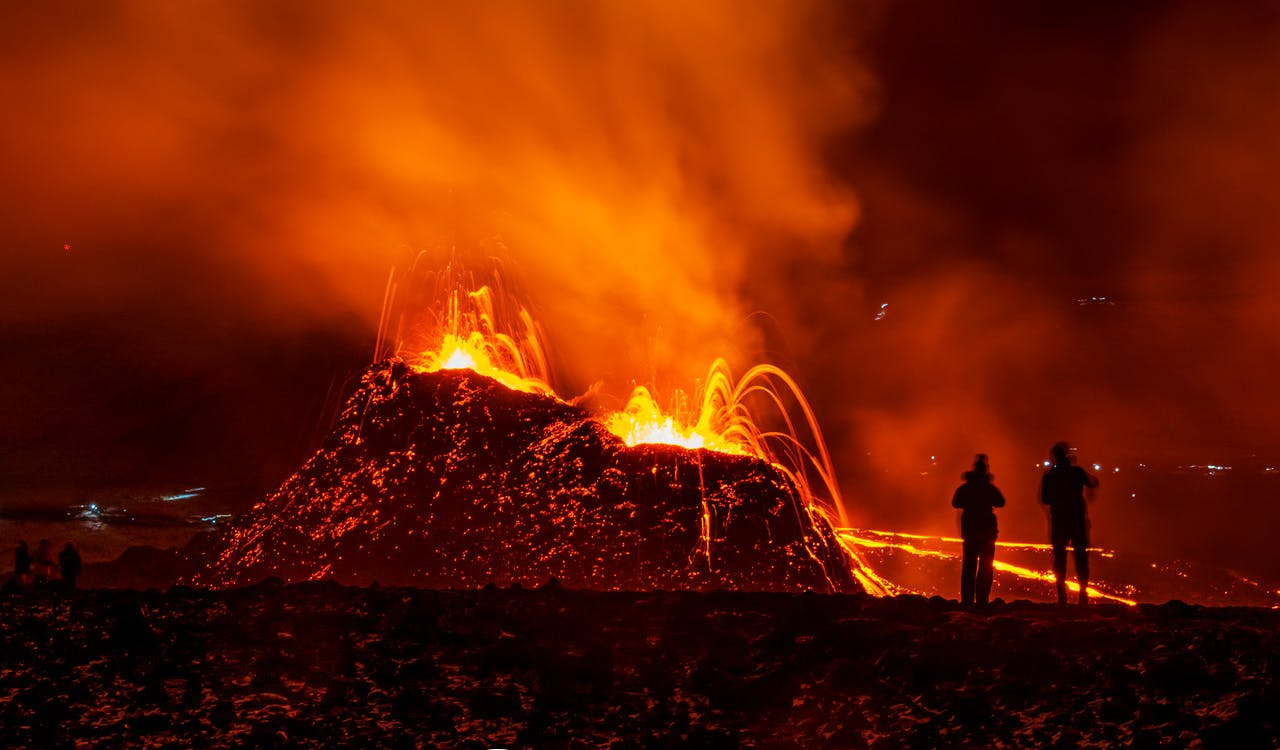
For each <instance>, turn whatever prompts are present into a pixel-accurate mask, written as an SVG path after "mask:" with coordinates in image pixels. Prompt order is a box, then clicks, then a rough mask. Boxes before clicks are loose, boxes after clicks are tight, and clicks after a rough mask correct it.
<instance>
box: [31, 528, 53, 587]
mask: <svg viewBox="0 0 1280 750" xmlns="http://www.w3.org/2000/svg"><path fill="white" fill-rule="evenodd" d="M52 576H53V550H52V549H50V548H49V540H48V539H41V540H40V546H38V547H36V554H35V557H34V558H32V560H31V578H32V580H34V581H35V584H36V585H37V586H43V585H45V584H46V583H48V582H49V578H50V577H52Z"/></svg>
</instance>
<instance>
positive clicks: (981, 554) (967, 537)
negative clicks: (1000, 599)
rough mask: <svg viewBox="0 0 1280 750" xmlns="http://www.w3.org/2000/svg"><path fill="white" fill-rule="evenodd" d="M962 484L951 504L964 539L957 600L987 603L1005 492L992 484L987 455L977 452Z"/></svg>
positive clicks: (953, 496) (967, 602) (970, 602)
mask: <svg viewBox="0 0 1280 750" xmlns="http://www.w3.org/2000/svg"><path fill="white" fill-rule="evenodd" d="M963 477H964V484H962V485H960V486H959V487H957V488H956V494H954V495H952V497H951V507H953V508H960V509H962V510H963V512H962V513H961V514H960V536H962V537H963V538H964V562H963V563H962V564H961V566H960V601H962V602H964V603H965V604H973V603H974V601H975V598H976V600H977V603H978V604H986V603H987V599H988V598H990V596H991V577H992V567H993V566H994V565H995V556H996V535H997V534H998V533H999V528H998V527H997V525H996V514H995V511H994V510H993V509H995V508H1003V507H1004V495H1002V494H1000V490H998V489H996V486H995V485H994V484H992V483H991V480H992V479H994V477H993V476H991V471H990V470H989V469H988V468H987V456H986V454H985V453H981V454H978V458H977V459H976V460H975V461H974V462H973V469H972V470H971V471H966V472H965V473H964V474H963Z"/></svg>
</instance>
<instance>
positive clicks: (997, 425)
mask: <svg viewBox="0 0 1280 750" xmlns="http://www.w3.org/2000/svg"><path fill="white" fill-rule="evenodd" d="M841 6H842V4H836V3H821V2H813V3H796V2H786V3H783V2H778V3H769V2H765V3H733V2H715V1H713V2H697V3H643V4H642V3H586V2H581V3H577V2H555V3H540V4H536V5H533V4H522V3H516V2H490V3H473V4H455V5H443V4H441V5H427V4H407V3H404V4H402V3H393V2H374V3H364V4H361V5H360V7H359V8H358V9H356V8H355V7H354V6H351V5H349V4H341V3H324V2H322V3H300V2H299V3H288V2H285V3H272V4H267V5H263V4H261V3H247V2H246V3H181V4H171V3H155V2H104V3H94V4H90V5H81V4H76V3H45V4H39V5H32V6H23V7H16V6H15V7H12V8H9V9H7V12H6V15H7V19H6V21H7V22H6V24H5V25H4V26H3V29H0V50H2V51H0V59H2V60H3V65H2V66H0V91H3V97H4V100H5V104H6V108H7V109H8V110H9V111H10V112H11V113H12V114H11V116H8V117H6V118H4V119H3V121H0V164H2V165H3V166H2V167H0V176H2V177H3V180H4V184H5V186H6V188H7V189H6V195H7V196H8V197H7V199H6V200H5V201H4V203H3V205H0V226H2V227H3V229H0V242H2V246H3V253H4V265H5V269H4V273H3V275H2V277H0V315H2V317H0V336H3V344H4V346H3V353H0V358H3V362H2V364H3V367H4V371H5V378H4V381H3V383H2V384H0V398H3V404H4V415H3V417H2V418H3V419H4V425H3V430H2V431H0V435H2V436H3V441H4V442H3V445H0V449H2V450H3V459H0V469H2V470H3V471H4V473H5V474H6V476H8V477H19V478H27V479H28V480H29V481H31V482H47V481H50V480H51V479H53V478H58V479H60V480H61V479H66V478H68V477H70V478H73V479H75V478H78V479H77V481H80V480H83V481H86V482H88V481H98V480H103V481H106V480H126V479H130V478H133V477H137V476H149V477H161V476H168V475H166V474H165V472H169V474H171V475H172V476H173V477H174V478H175V479H177V478H178V477H184V478H185V477H186V476H188V475H190V474H192V473H200V472H204V473H218V472H226V471H229V469H228V467H232V466H234V467H239V468H238V469H236V470H237V471H240V470H242V471H245V472H247V474H248V476H249V479H250V480H253V481H261V482H263V483H266V484H270V483H272V482H274V481H277V480H278V479H279V478H280V477H281V475H282V472H287V471H288V470H289V469H290V468H291V467H292V465H294V464H295V463H296V461H297V459H298V457H299V455H300V453H301V451H302V448H301V447H300V446H301V445H302V444H303V443H305V441H306V436H307V435H308V433H309V430H311V429H312V428H313V425H314V421H315V420H316V419H317V415H318V414H320V413H321V412H323V407H324V404H325V403H326V399H328V400H332V398H333V396H332V394H331V391H333V390H336V389H338V388H340V387H341V385H342V382H343V378H344V377H346V376H347V375H349V374H350V373H351V372H352V371H353V370H354V369H355V368H357V367H359V366H360V364H361V363H362V362H363V361H365V359H366V358H367V357H368V355H369V353H370V351H371V349H372V345H373V339H374V329H375V327H376V325H377V319H378V312H379V308H380V304H381V300H382V293H383V288H384V284H385V282H386V278H387V273H388V271H389V269H390V268H391V267H392V266H396V265H400V266H403V265H404V264H406V263H407V262H409V261H410V260H411V259H412V258H413V257H414V255H415V254H416V253H418V252H419V251H428V252H429V253H438V254H439V255H440V258H441V262H444V261H445V260H446V259H447V257H448V255H449V252H450V249H451V248H453V247H455V246H456V247H459V248H468V247H470V248H476V247H480V248H490V247H498V246H501V247H503V248H505V253H507V260H508V262H509V265H510V267H511V268H512V269H513V270H514V272H515V273H516V274H517V275H518V276H519V277H520V279H521V280H522V281H523V282H524V286H526V287H527V288H528V289H529V291H530V295H531V297H532V302H533V304H534V305H535V307H536V313H537V315H538V318H539V321H540V322H541V324H542V327H543V329H544V330H545V331H546V332H547V334H548V336H549V338H550V342H549V343H550V345H551V348H552V356H553V360H554V365H555V367H556V369H557V372H556V375H557V377H558V379H559V380H560V381H561V382H560V383H558V384H557V385H558V386H559V387H560V390H561V391H562V392H563V393H566V394H573V393H577V392H581V391H582V390H584V389H585V388H586V387H587V386H589V385H590V384H592V383H593V382H596V381H598V380H603V381H605V384H606V391H607V392H609V393H612V394H614V395H622V394H625V392H626V391H627V390H628V389H629V386H630V384H631V381H633V380H636V381H640V382H653V383H656V385H657V386H658V387H659V389H667V390H669V389H671V388H675V387H686V388H687V387H690V386H692V385H693V383H694V381H695V380H696V378H698V377H699V376H700V375H702V374H703V372H704V371H705V368H706V366H707V364H708V363H709V362H710V360H711V359H712V358H714V357H717V356H726V357H727V358H729V360H730V361H731V363H733V364H734V366H735V368H736V369H737V370H739V371H741V370H743V369H746V367H748V366H749V365H751V364H753V363H754V362H755V361H757V360H759V359H760V358H763V357H769V358H772V359H775V360H777V361H779V362H780V363H781V364H783V365H784V366H787V367H788V368H790V369H791V370H792V371H793V373H794V374H795V375H796V377H797V379H798V380H799V381H800V382H801V384H802V385H804V386H805V388H806V391H807V393H808V395H809V397H810V398H811V399H812V401H813V402H814V404H815V406H816V407H817V410H818V414H819V417H820V419H821V420H822V423H823V426H824V428H825V430H826V433H827V437H828V439H829V440H830V442H831V444H832V447H833V449H834V453H835V456H836V461H837V469H838V470H839V473H840V476H841V478H842V481H843V483H844V485H845V492H846V494H847V495H848V497H849V498H850V505H851V506H852V507H851V509H852V510H853V511H854V514H855V516H857V517H858V519H859V520H860V521H862V522H866V523H875V524H881V525H895V526H898V527H901V528H915V529H921V530H935V531H952V530H953V525H954V519H953V518H952V517H951V515H950V511H949V510H947V508H946V502H947V499H948V496H949V492H950V489H951V487H952V485H954V483H955V482H956V481H958V476H959V473H960V472H961V471H962V470H964V469H965V468H966V466H967V464H968V462H969V461H970V460H971V459H972V455H973V454H974V453H976V452H980V451H981V452H986V453H988V454H990V455H991V457H992V467H993V470H994V471H995V473H996V474H997V477H998V478H997V482H998V483H1000V484H1001V486H1002V487H1003V488H1004V489H1005V491H1006V493H1007V494H1008V495H1009V496H1010V500H1011V507H1010V508H1009V509H1008V510H1007V511H1006V512H1005V514H1004V516H1003V519H1004V526H1003V528H1004V529H1005V531H1006V535H1007V536H1009V537H1017V538H1038V537H1039V536H1040V535H1042V534H1043V519H1042V517H1041V516H1040V513H1039V510H1038V508H1037V507H1036V505H1035V498H1034V487H1035V482H1036V478H1037V476H1038V469H1037V468H1036V464H1037V463H1038V462H1039V461H1041V460H1042V459H1043V457H1044V453H1045V452H1046V451H1047V449H1048V446H1049V445H1050V444H1052V443H1053V442H1054V441H1056V440H1059V439H1068V440H1071V441H1073V442H1074V443H1076V444H1078V445H1079V446H1080V451H1081V453H1080V455H1081V459H1082V460H1083V461H1084V462H1086V463H1090V462H1095V461H1097V462H1099V463H1102V464H1105V465H1106V466H1107V468H1108V470H1110V469H1111V468H1113V467H1115V466H1120V465H1123V466H1125V467H1131V466H1132V465H1134V464H1135V463H1136V462H1138V461H1144V462H1147V463H1150V464H1159V465H1164V466H1169V467H1174V466H1177V465H1179V464H1191V463H1197V464H1205V463H1210V462H1216V463H1223V464H1231V463H1237V462H1240V461H1243V460H1246V459H1247V460H1256V461H1257V462H1258V463H1259V464H1260V465H1265V464H1266V462H1267V461H1268V460H1269V459H1268V456H1276V458H1275V459H1274V460H1276V461H1280V432H1278V431H1277V429H1276V427H1275V425H1276V424H1277V423H1278V421H1280V400H1277V399H1276V397H1275V395H1274V386H1273V382H1274V375H1273V373H1275V372H1276V371H1277V367H1278V366H1280V333H1277V327H1276V325H1275V322H1276V321H1277V320H1278V319H1280V318H1278V315H1280V302H1277V301H1276V300H1277V296H1276V295H1275V294H1274V292H1273V289H1274V288H1275V286H1276V282H1277V281H1280V278H1278V277H1280V253H1277V250H1276V248H1277V247H1280V237H1277V224H1276V222H1275V217H1276V216H1277V215H1280V205H1278V202H1280V197H1278V196H1280V191H1277V190H1276V186H1275V184H1274V183H1275V180H1276V177H1275V175H1277V174H1280V150H1278V147H1277V141H1276V140H1275V138H1274V133H1276V132H1277V129H1278V128H1280V105H1278V103H1280V96H1277V94H1280V60H1278V59H1277V57H1278V56H1280V54H1278V53H1277V50H1280V43H1278V42H1280V21H1278V19H1277V12H1276V11H1275V10H1274V8H1273V7H1272V6H1271V5H1270V4H1268V3H1264V2H1261V1H1260V0H1259V2H1246V3H1241V4H1233V5H1232V6H1231V8H1230V9H1226V8H1223V7H1222V6H1220V5H1217V4H1211V3H1208V2H1181V3H1155V2H1150V3H1141V2H1140V3H1126V4H1123V5H1121V4H1114V3H1071V4H1067V3H1061V4H1048V5H1041V6H1036V7H1034V8H1033V7H1027V6H1026V5H1025V4H1021V3H1010V2H995V1H992V2H982V3H966V4H964V5H963V6H956V7H953V8H938V7H936V6H935V5H933V4H926V3H920V2H915V1H913V0H904V1H900V2H893V3H877V4H873V5H870V6H869V7H868V8H867V9H866V10H865V11H857V12H855V11H852V10H850V9H848V8H844V7H841ZM64 245H69V246H70V247H69V249H68V248H65V247H64ZM1094 297H1099V298H1101V297H1105V298H1106V300H1105V301H1097V300H1093V299H1092V298H1094ZM1078 300H1085V301H1086V304H1080V303H1079V302H1078ZM1109 303H1114V305H1113V304H1109ZM885 304H887V307H884V308H882V307H881V305H885ZM759 312H763V313H766V315H758V314H757V313H759ZM879 313H884V315H883V316H882V318H881V319H880V320H877V319H876V318H877V315H878V314H879ZM1250 454H1256V457H1255V458H1253V459H1249V458H1248V457H1249V455H1250ZM245 467H251V468H245ZM11 481H17V480H11ZM1122 486H1123V487H1124V489H1128V486H1127V485H1124V483H1123V482H1121V480H1120V479H1119V478H1117V477H1114V476H1113V477H1110V478H1109V481H1107V482H1104V485H1103V492H1102V494H1101V495H1100V499H1099V502H1098V506H1097V511H1096V514H1095V518H1096V520H1097V521H1098V526H1099V529H1100V530H1101V529H1110V530H1109V531H1107V532H1106V533H1110V534H1111V535H1112V536H1111V538H1110V539H1107V537H1106V535H1105V534H1104V535H1103V537H1102V540H1103V541H1104V542H1109V543H1112V544H1118V543H1128V542H1130V541H1136V539H1135V540H1131V539H1129V538H1125V537H1124V536H1123V535H1122V534H1121V533H1120V532H1119V531H1118V529H1119V528H1120V527H1121V526H1122V525H1124V524H1122V520H1123V519H1125V518H1128V516H1123V513H1133V514H1135V516H1140V515H1141V513H1139V512H1138V511H1135V510H1132V509H1131V508H1130V509H1128V510H1123V512H1122V511H1121V510H1120V508H1121V507H1122V506H1121V499H1122V497H1123V494H1124V493H1123V492H1122V490H1121V488H1122ZM1109 487H1110V488H1111V489H1110V490H1109V489H1108V488H1109ZM1265 492H1268V493H1270V495H1269V497H1270V498H1271V499H1274V495H1275V489H1274V488H1273V487H1271V486H1270V485H1266V487H1265ZM1258 500H1259V501H1260V502H1262V501H1264V500H1265V498H1258ZM1242 502H1243V501H1242ZM1250 502H1252V500H1250ZM1272 505H1274V503H1272ZM1125 507H1128V506H1125ZM1259 512H1262V511H1259ZM1267 512H1269V513H1274V511H1267ZM1108 514H1113V515H1112V516H1108ZM1170 524H1171V526H1170V528H1174V527H1176V529H1175V530H1178V531H1179V533H1181V531H1186V532H1187V533H1188V534H1189V533H1190V531H1189V530H1190V529H1192V528H1193V527H1194V526H1195V523H1194V522H1193V521H1191V520H1178V519H1174V520H1173V521H1170ZM1224 528H1229V524H1227V525H1224ZM1169 533H1170V534H1172V533H1173V532H1172V531H1171V532H1169ZM1135 536H1136V532H1135ZM1221 536H1222V539H1223V540H1228V539H1229V538H1230V533H1228V532H1227V531H1224V532H1223V534H1222V535H1221ZM1223 544H1224V545H1225V544H1226V542H1225V541H1224V542H1223Z"/></svg>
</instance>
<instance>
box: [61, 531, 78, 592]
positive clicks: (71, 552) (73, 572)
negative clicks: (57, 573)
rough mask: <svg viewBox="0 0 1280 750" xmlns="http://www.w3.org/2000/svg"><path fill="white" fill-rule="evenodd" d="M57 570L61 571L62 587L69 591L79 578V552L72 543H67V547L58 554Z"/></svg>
mask: <svg viewBox="0 0 1280 750" xmlns="http://www.w3.org/2000/svg"><path fill="white" fill-rule="evenodd" d="M58 568H59V569H60V570H61V571H62V587H63V588H64V589H66V590H67V591H71V590H72V589H74V588H75V587H76V579H77V578H79V577H80V551H79V550H77V549H76V545H75V543H74V542H67V546H65V547H63V548H62V551H61V552H59V553H58Z"/></svg>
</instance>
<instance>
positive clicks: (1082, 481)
mask: <svg viewBox="0 0 1280 750" xmlns="http://www.w3.org/2000/svg"><path fill="white" fill-rule="evenodd" d="M1049 456H1050V457H1051V458H1052V459H1053V465H1052V466H1051V467H1049V470H1048V471H1046V472H1045V473H1044V478H1043V479H1041V480H1040V502H1042V503H1044V504H1045V505H1047V506H1049V540H1050V542H1051V543H1052V544H1053V577H1054V581H1056V582H1057V584H1058V604H1066V603H1067V580H1066V579H1067V544H1068V543H1070V544H1071V551H1072V553H1073V554H1074V555H1075V558H1076V580H1077V581H1078V582H1079V583H1080V604H1081V605H1082V606H1083V605H1086V604H1088V603H1089V514H1088V511H1087V510H1086V508H1085V499H1084V491H1085V489H1086V488H1088V489H1092V488H1094V487H1097V486H1098V478H1097V477H1095V476H1093V475H1091V474H1089V473H1088V472H1087V471H1085V470H1084V469H1082V468H1080V467H1079V466H1076V465H1075V464H1074V463H1072V461H1071V446H1069V445H1067V444H1066V443H1062V442H1059V443H1055V444H1054V446H1053V448H1052V449H1050V451H1049Z"/></svg>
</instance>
